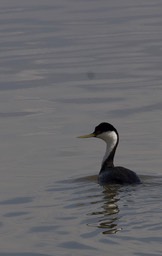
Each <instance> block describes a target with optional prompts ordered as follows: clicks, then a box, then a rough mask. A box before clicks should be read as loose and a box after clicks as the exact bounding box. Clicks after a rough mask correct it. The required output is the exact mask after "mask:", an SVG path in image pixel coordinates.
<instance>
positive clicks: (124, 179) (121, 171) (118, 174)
mask: <svg viewBox="0 0 162 256" xmlns="http://www.w3.org/2000/svg"><path fill="white" fill-rule="evenodd" d="M90 137H96V138H99V139H102V140H103V141H105V142H106V152H105V155H104V158H103V161H102V165H101V170H100V172H99V176H98V180H99V183H100V184H102V185H104V184H137V183H140V182H141V181H140V179H139V177H138V176H137V174H136V173H135V172H133V171H131V170H129V169H127V168H125V167H122V166H114V156H115V152H116V148H117V146H118V143H119V134H118V132H117V130H116V128H115V127H114V126H113V125H111V124H109V123H101V124H99V125H98V126H96V128H95V130H94V132H93V133H91V134H88V135H83V136H80V137H79V138H90Z"/></svg>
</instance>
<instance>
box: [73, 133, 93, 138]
mask: <svg viewBox="0 0 162 256" xmlns="http://www.w3.org/2000/svg"><path fill="white" fill-rule="evenodd" d="M92 137H95V135H94V133H90V134H86V135H82V136H78V137H77V138H81V139H84V138H92Z"/></svg>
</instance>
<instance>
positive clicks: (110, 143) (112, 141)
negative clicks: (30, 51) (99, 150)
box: [97, 131, 118, 164]
mask: <svg viewBox="0 0 162 256" xmlns="http://www.w3.org/2000/svg"><path fill="white" fill-rule="evenodd" d="M97 138H99V139H102V140H104V141H105V142H106V152H105V155H104V158H103V161H102V164H103V163H104V162H105V160H106V159H107V158H108V157H109V155H110V153H111V151H112V150H113V148H114V147H115V145H116V143H117V141H118V136H117V134H116V132H114V131H110V132H104V133H101V134H99V135H97Z"/></svg>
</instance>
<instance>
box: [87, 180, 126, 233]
mask: <svg viewBox="0 0 162 256" xmlns="http://www.w3.org/2000/svg"><path fill="white" fill-rule="evenodd" d="M118 188H119V186H110V185H109V186H106V187H104V191H103V201H102V202H103V204H102V206H101V210H100V211H95V212H92V213H90V214H89V215H95V216H96V217H97V216H98V217H100V218H99V220H98V221H97V223H96V225H95V226H97V227H98V228H100V229H102V230H103V231H102V233H103V234H115V233H117V232H118V231H120V230H121V228H120V227H118V219H119V216H118V213H119V211H120V210H119V206H118V201H119V200H120V198H119V196H118Z"/></svg>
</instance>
